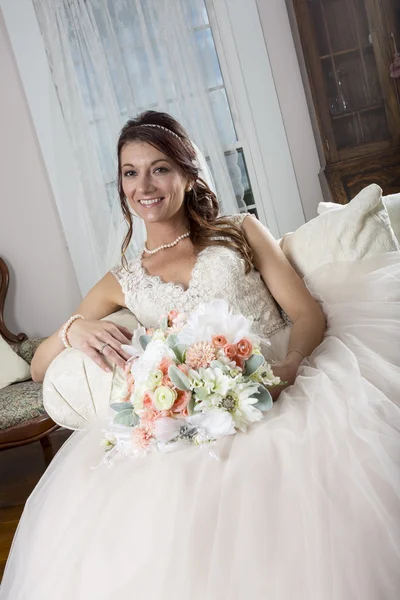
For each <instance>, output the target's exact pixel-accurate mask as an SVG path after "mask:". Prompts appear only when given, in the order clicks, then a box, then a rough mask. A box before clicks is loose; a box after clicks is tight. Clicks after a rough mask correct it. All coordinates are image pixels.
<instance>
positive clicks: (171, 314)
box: [168, 310, 179, 327]
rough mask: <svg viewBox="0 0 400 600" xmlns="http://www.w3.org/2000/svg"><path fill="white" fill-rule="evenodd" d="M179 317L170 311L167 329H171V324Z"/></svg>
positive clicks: (173, 311)
mask: <svg viewBox="0 0 400 600" xmlns="http://www.w3.org/2000/svg"><path fill="white" fill-rule="evenodd" d="M178 315H179V313H178V311H177V310H170V311H169V313H168V327H172V324H173V322H174V321H175V319H176V317H177V316H178Z"/></svg>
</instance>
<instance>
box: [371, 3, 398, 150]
mask: <svg viewBox="0 0 400 600" xmlns="http://www.w3.org/2000/svg"><path fill="white" fill-rule="evenodd" d="M364 2H365V6H366V8H367V14H368V20H369V25H370V29H371V35H372V45H373V49H374V55H375V60H376V67H377V71H378V78H379V81H380V84H381V89H382V94H383V97H384V99H385V105H386V116H387V120H388V126H389V131H390V132H391V135H392V144H393V146H395V145H397V144H399V143H400V106H399V103H398V99H397V94H396V85H397V82H396V80H394V79H392V78H391V77H390V75H389V65H390V63H391V62H392V61H393V51H392V48H391V42H390V38H389V32H388V30H387V25H388V23H387V22H386V19H385V16H386V17H387V18H389V20H390V19H391V15H389V14H387V12H388V9H389V6H388V5H386V6H383V5H382V3H381V1H380V0H364ZM394 27H395V24H394V23H393V29H394Z"/></svg>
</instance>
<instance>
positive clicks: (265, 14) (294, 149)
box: [257, 0, 330, 220]
mask: <svg viewBox="0 0 400 600" xmlns="http://www.w3.org/2000/svg"><path fill="white" fill-rule="evenodd" d="M257 6H258V12H259V15H260V20H261V25H262V28H263V31H264V39H265V44H266V47H267V50H268V56H269V60H270V64H271V69H272V73H273V77H274V82H275V88H276V91H277V95H278V98H279V104H280V109H281V113H282V118H283V122H284V125H285V130H286V136H287V140H288V144H289V148H290V152H291V156H292V161H293V166H294V170H295V173H296V178H297V185H298V188H299V191H300V197H301V201H302V204H303V208H304V213H305V217H306V219H307V220H309V219H312V218H313V217H315V216H316V215H317V205H318V203H319V202H323V201H324V198H323V195H322V190H321V185H320V182H319V173H320V171H321V166H320V159H319V156H318V151H317V145H316V141H315V137H314V133H313V129H312V124H311V118H310V113H309V109H308V105H307V98H306V93H305V90H304V86H303V82H302V78H301V72H300V67H299V61H298V58H297V55H296V49H295V45H294V40H293V34H292V31H291V27H290V22H289V16H288V11H287V8H286V3H285V0H268V1H266V0H257ZM326 200H330V198H329V197H328V198H326Z"/></svg>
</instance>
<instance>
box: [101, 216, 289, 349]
mask: <svg viewBox="0 0 400 600" xmlns="http://www.w3.org/2000/svg"><path fill="white" fill-rule="evenodd" d="M246 216H247V214H241V215H233V216H232V220H233V221H234V222H236V223H242V222H243V221H244V219H245V218H246ZM111 273H113V274H114V275H115V277H116V278H117V280H118V281H119V283H120V285H121V288H122V291H123V292H124V295H125V302H126V306H127V307H128V308H129V310H131V311H132V312H133V314H134V315H135V316H136V318H137V319H138V321H139V322H140V323H142V325H144V326H145V327H154V326H155V325H156V324H157V323H158V321H159V319H160V317H161V316H162V315H164V314H166V313H168V312H169V311H170V310H172V309H175V310H178V311H179V312H186V313H189V312H191V311H192V310H194V309H195V308H196V306H197V305H198V304H200V303H201V302H209V301H211V300H216V299H220V298H224V299H225V300H227V302H228V303H229V305H230V307H231V308H232V310H233V311H234V312H238V313H239V312H240V313H242V314H243V315H244V316H246V317H249V318H252V320H253V322H254V325H253V328H254V331H255V332H256V333H258V334H259V335H260V336H261V337H262V338H268V337H270V336H271V335H272V334H273V333H275V332H276V331H279V330H281V329H283V328H284V327H285V326H286V323H285V320H284V319H283V317H282V315H281V312H280V310H279V308H278V306H277V304H276V302H275V300H274V299H273V297H272V296H271V294H270V292H269V290H268V288H267V287H266V285H265V283H264V281H263V279H262V278H261V276H260V273H259V272H258V271H257V270H256V269H252V271H251V272H250V273H249V274H247V275H246V273H245V262H244V260H243V258H241V256H240V255H239V254H238V253H237V252H235V251H234V250H231V249H230V248H224V247H221V246H208V247H207V248H205V249H204V250H202V251H201V252H200V253H199V254H198V257H197V260H196V263H195V266H194V268H193V271H192V276H191V280H190V283H189V286H188V289H187V290H185V289H184V288H183V286H181V285H178V284H174V283H170V282H168V283H167V282H165V281H163V280H162V279H161V278H160V277H159V276H156V275H150V274H149V273H148V272H147V271H146V270H145V269H144V268H143V266H142V263H141V257H140V256H138V257H136V258H135V259H133V260H132V261H131V262H130V263H129V271H127V270H126V269H125V268H124V267H123V266H122V265H117V266H116V267H114V268H113V269H111Z"/></svg>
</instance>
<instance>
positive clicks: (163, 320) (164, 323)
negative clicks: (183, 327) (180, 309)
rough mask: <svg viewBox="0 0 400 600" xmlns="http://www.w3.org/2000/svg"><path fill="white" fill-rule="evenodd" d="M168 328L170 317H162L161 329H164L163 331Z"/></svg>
mask: <svg viewBox="0 0 400 600" xmlns="http://www.w3.org/2000/svg"><path fill="white" fill-rule="evenodd" d="M167 328H168V317H164V318H163V319H161V322H160V329H162V330H163V331H166V330H167Z"/></svg>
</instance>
